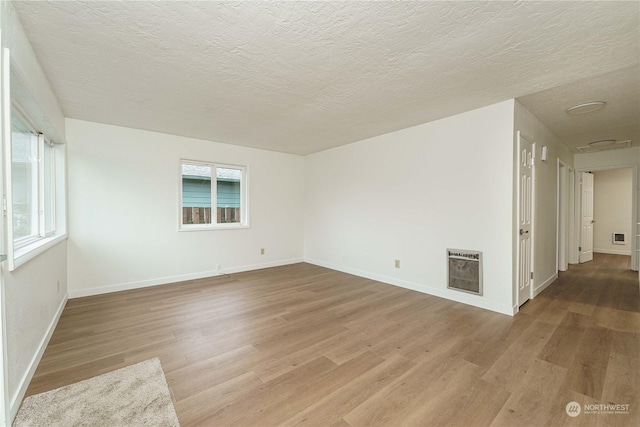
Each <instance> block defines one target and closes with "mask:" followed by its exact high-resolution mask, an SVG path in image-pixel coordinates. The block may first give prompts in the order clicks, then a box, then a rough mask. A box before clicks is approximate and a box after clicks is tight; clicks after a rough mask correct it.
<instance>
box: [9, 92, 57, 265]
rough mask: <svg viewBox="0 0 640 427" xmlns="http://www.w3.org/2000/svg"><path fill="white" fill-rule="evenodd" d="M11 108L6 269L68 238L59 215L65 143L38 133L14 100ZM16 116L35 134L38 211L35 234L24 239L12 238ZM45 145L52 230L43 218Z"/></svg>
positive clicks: (44, 213) (22, 262)
mask: <svg viewBox="0 0 640 427" xmlns="http://www.w3.org/2000/svg"><path fill="white" fill-rule="evenodd" d="M7 104H9V105H10V109H9V111H8V112H7V114H6V115H5V117H4V123H5V127H6V128H7V129H5V135H4V138H5V141H7V143H5V150H4V156H5V176H6V180H5V183H6V184H5V197H4V200H3V208H4V211H5V213H6V218H7V243H8V244H7V259H8V262H9V271H13V270H15V269H16V268H18V267H19V266H21V265H22V264H24V263H26V262H27V261H29V260H31V259H33V258H34V257H35V256H37V255H39V254H40V253H42V252H44V251H45V250H47V249H48V248H50V247H52V246H54V245H56V244H58V243H59V242H61V241H63V240H65V239H66V238H67V234H66V223H65V222H61V221H59V220H58V218H64V217H65V212H64V206H65V203H64V200H65V197H66V196H65V188H64V182H65V180H64V175H61V174H64V159H65V154H64V145H59V144H55V145H54V144H53V142H52V141H50V140H49V139H48V138H46V137H45V135H43V134H42V133H40V132H38V131H37V130H36V129H37V128H36V126H35V125H34V124H33V122H31V120H29V118H28V117H27V116H26V114H24V113H23V112H22V109H21V108H20V106H19V105H18V104H16V103H15V102H8V103H7ZM12 115H16V116H17V117H19V118H20V120H21V121H22V123H23V124H25V125H26V126H27V128H28V129H29V130H30V131H31V132H33V133H34V135H37V137H38V142H37V161H36V163H37V167H36V168H35V169H36V171H37V189H38V197H37V199H38V200H37V204H38V206H37V210H36V211H35V212H34V219H33V220H34V221H35V223H36V224H37V229H38V231H37V233H36V234H35V235H31V236H28V237H25V238H23V239H15V240H14V237H13V188H12V185H13V184H12V183H13V181H12V172H11V171H12V166H13V165H12V163H13V158H12V140H11V135H12V129H11V117H12ZM45 145H47V146H48V148H50V149H52V151H51V163H52V164H51V168H52V169H51V174H52V177H53V180H54V182H53V183H52V184H53V189H54V194H52V195H51V196H52V197H51V202H52V207H51V209H52V211H51V214H52V216H53V217H52V221H53V229H52V230H49V231H47V230H46V226H45V223H46V220H45V215H46V213H47V212H46V211H45V207H44V201H45V195H44V193H45V178H44V150H45Z"/></svg>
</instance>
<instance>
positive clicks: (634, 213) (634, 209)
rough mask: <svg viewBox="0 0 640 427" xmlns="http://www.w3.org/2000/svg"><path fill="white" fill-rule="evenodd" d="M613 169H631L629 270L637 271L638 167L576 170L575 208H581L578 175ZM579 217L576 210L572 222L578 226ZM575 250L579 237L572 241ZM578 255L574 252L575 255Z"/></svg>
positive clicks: (604, 167) (614, 166)
mask: <svg viewBox="0 0 640 427" xmlns="http://www.w3.org/2000/svg"><path fill="white" fill-rule="evenodd" d="M614 169H631V170H632V171H631V181H632V182H631V193H632V194H631V240H630V243H631V269H632V270H634V271H638V261H639V260H638V242H637V240H638V239H637V236H638V233H639V232H640V230H639V229H638V165H637V164H636V163H627V164H620V165H609V166H593V167H584V168H580V169H576V170H575V172H576V174H575V183H574V188H575V197H576V207H578V206H581V203H582V195H581V193H580V173H582V172H593V171H606V170H614ZM579 216H580V210H578V209H576V212H575V215H574V221H576V224H579V223H580V222H579V219H580V218H579ZM574 244H575V247H576V249H577V248H578V246H579V244H580V235H579V234H578V235H576V236H575V241H574ZM577 254H578V253H577V252H576V255H577Z"/></svg>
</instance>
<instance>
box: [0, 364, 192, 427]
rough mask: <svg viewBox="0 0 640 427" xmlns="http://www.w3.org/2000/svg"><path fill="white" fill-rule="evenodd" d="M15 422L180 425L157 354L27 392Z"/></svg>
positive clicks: (22, 424)
mask: <svg viewBox="0 0 640 427" xmlns="http://www.w3.org/2000/svg"><path fill="white" fill-rule="evenodd" d="M13 425H14V426H15V427H27V426H30V427H31V426H33V427H35V426H38V427H40V426H60V427H68V426H163V427H164V426H166V427H177V426H179V425H180V423H179V422H178V417H177V415H176V411H175V408H174V407H173V402H172V401H171V394H170V392H169V387H168V386H167V381H166V379H165V377H164V372H163V371H162V366H161V365H160V360H159V359H158V358H154V359H149V360H146V361H144V362H140V363H137V364H135V365H131V366H127V367H126V368H122V369H118V370H116V371H113V372H108V373H106V374H102V375H98V376H97V377H93V378H90V379H88V380H84V381H80V382H77V383H75V384H70V385H67V386H64V387H60V388H57V389H55V390H50V391H47V392H44V393H40V394H36V395H33V396H29V397H27V398H26V399H25V400H24V402H22V406H21V407H20V410H19V411H18V415H17V416H16V419H15V422H14V424H13Z"/></svg>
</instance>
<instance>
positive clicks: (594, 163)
mask: <svg viewBox="0 0 640 427" xmlns="http://www.w3.org/2000/svg"><path fill="white" fill-rule="evenodd" d="M574 165H575V168H576V171H579V170H583V171H586V170H592V171H598V170H604V169H616V168H621V167H622V168H626V167H630V168H631V169H632V170H633V172H632V173H633V174H634V175H635V178H634V180H635V181H636V185H635V193H636V194H635V195H633V196H635V197H634V199H635V200H632V206H633V207H635V211H632V214H631V215H632V218H633V219H632V226H633V225H635V227H634V228H635V230H633V231H632V234H636V235H637V234H639V233H640V232H639V231H638V230H640V225H638V221H639V218H640V216H639V215H638V213H639V212H640V172H638V170H639V169H640V147H631V148H626V149H623V150H607V151H601V152H599V153H588V154H576V155H575V158H574ZM596 224H597V223H596ZM632 237H633V240H632V244H631V246H632V248H634V247H635V253H632V260H631V267H632V268H633V269H634V270H638V267H639V265H638V264H639V259H640V239H639V238H637V237H636V236H632ZM632 251H633V249H632Z"/></svg>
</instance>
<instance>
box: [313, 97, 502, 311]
mask: <svg viewBox="0 0 640 427" xmlns="http://www.w3.org/2000/svg"><path fill="white" fill-rule="evenodd" d="M513 109H514V102H513V100H510V101H505V102H502V103H499V104H495V105H491V106H488V107H484V108H480V109H478V110H474V111H469V112H466V113H463V114H459V115H456V116H452V117H448V118H445V119H441V120H437V121H434V122H430V123H426V124H423V125H420V126H415V127H411V128H408V129H404V130H400V131H397V132H393V133H389V134H386V135H381V136H378V137H374V138H370V139H367V140H363V141H360V142H357V143H353V144H350V145H346V146H342V147H339V148H335V149H332V150H327V151H323V152H320V153H316V154H312V155H309V156H307V157H305V174H306V192H305V219H306V222H305V260H306V261H308V262H310V263H314V264H318V265H323V266H327V267H330V268H334V269H336V270H341V271H346V272H350V273H353V274H357V275H360V276H364V277H369V278H373V279H377V280H380V281H383V282H386V283H391V284H395V285H399V286H404V287H408V288H411V289H416V290H419V291H422V292H425V293H429V294H434V295H438V296H441V297H445V298H449V299H453V300H456V301H461V302H465V303H468V304H471V305H475V306H479V307H483V308H487V309H490V310H495V311H498V312H501V313H507V314H513V307H512V263H511V261H512V256H511V254H512V228H513V227H512V203H513V198H512V197H513V195H512V194H513V114H514V111H513ZM447 248H455V249H472V250H480V251H482V252H483V256H484V296H482V297H480V296H475V295H470V294H466V293H462V292H458V291H455V290H449V289H447V284H446V274H447V273H446V254H445V251H446V249H447ZM395 259H399V260H400V266H401V268H400V269H396V268H394V260H395Z"/></svg>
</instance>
